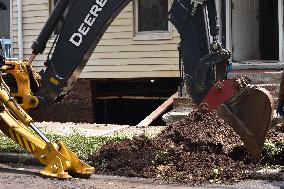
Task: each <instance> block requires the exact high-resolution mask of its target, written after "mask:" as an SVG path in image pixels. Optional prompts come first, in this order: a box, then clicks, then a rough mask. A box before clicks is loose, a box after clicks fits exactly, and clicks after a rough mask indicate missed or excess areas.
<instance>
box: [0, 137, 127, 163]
mask: <svg viewBox="0 0 284 189" xmlns="http://www.w3.org/2000/svg"><path fill="white" fill-rule="evenodd" d="M46 136H47V138H48V139H49V140H50V141H51V142H56V141H57V140H59V139H62V140H63V141H64V143H65V144H66V146H67V147H68V148H69V149H70V150H71V151H73V152H74V153H75V154H77V155H78V156H79V157H80V158H83V159H86V158H87V157H88V156H89V155H90V154H93V153H95V152H96V151H97V150H99V149H100V147H101V146H102V145H103V144H105V143H106V142H107V141H115V142H119V141H123V140H125V139H126V138H127V137H125V136H113V137H106V136H97V137H86V136H84V135H81V134H79V133H78V132H75V133H74V134H72V135H68V136H62V135H56V134H46ZM0 151H1V152H9V153H24V152H25V151H24V150H23V149H22V148H21V147H20V146H19V145H18V144H16V143H15V142H14V141H13V140H11V139H10V138H8V137H7V136H6V135H4V134H3V133H2V132H1V133H0Z"/></svg>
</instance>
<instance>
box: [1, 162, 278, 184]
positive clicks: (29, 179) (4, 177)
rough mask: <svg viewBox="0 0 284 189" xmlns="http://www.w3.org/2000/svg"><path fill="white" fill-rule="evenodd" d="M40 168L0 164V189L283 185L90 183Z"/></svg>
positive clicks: (105, 179) (102, 178)
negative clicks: (62, 177)
mask: <svg viewBox="0 0 284 189" xmlns="http://www.w3.org/2000/svg"><path fill="white" fill-rule="evenodd" d="M40 169H42V167H28V166H25V167H23V166H19V165H6V164H0V188H1V189H2V188H7V189H8V188H13V189H38V188H40V189H110V188H111V189H129V188H131V189H267V188H269V189H281V188H284V182H283V181H273V182H267V181H261V180H258V181H246V182H240V183H236V184H234V185H203V186H197V187H192V186H189V185H172V184H167V183H161V182H157V181H155V180H150V179H141V178H126V177H117V176H106V175H96V174H94V175H92V176H91V178H90V179H79V178H72V179H69V180H58V179H50V178H43V177H41V176H40V175H39V173H38V172H39V170H40Z"/></svg>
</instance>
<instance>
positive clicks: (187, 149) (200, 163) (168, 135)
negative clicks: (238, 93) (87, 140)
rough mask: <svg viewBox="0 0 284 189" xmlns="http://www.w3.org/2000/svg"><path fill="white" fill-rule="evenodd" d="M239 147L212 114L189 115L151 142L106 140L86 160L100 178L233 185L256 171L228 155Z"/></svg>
mask: <svg viewBox="0 0 284 189" xmlns="http://www.w3.org/2000/svg"><path fill="white" fill-rule="evenodd" d="M241 144H242V143H241V141H240V139H239V136H238V135H237V134H235V132H234V131H233V129H231V127H229V126H228V125H227V124H226V123H225V122H224V120H222V119H221V118H220V117H219V116H218V115H217V113H216V112H211V113H208V114H200V113H198V112H194V113H193V114H191V115H190V116H189V117H188V118H186V119H184V120H181V121H180V122H177V123H175V124H173V125H171V126H168V127H167V128H166V129H165V130H164V131H163V132H162V133H161V134H160V135H158V136H157V137H155V138H152V139H149V138H147V137H145V136H139V137H137V138H134V139H132V140H130V139H129V140H125V141H123V142H120V143H115V142H109V143H107V144H105V145H104V146H103V147H102V148H101V149H100V150H99V152H97V153H95V154H94V155H92V156H90V159H89V160H90V161H91V162H93V166H95V167H96V169H97V171H98V172H99V173H104V174H112V175H119V176H129V177H144V178H157V179H161V180H165V181H170V182H179V183H191V184H205V183H212V182H214V183H232V182H236V181H238V180H243V179H245V178H248V177H249V176H250V174H251V173H252V172H254V171H255V170H256V168H257V166H256V165H254V164H251V163H249V162H248V161H239V160H236V159H235V160H233V159H232V158H231V157H230V155H229V154H230V153H231V151H232V150H233V149H234V148H235V146H240V145H241ZM245 159H246V160H247V158H245Z"/></svg>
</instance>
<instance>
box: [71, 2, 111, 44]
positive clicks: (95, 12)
mask: <svg viewBox="0 0 284 189" xmlns="http://www.w3.org/2000/svg"><path fill="white" fill-rule="evenodd" d="M107 1H108V0H96V4H95V5H93V6H92V8H91V9H90V11H89V13H88V14H87V16H86V17H85V19H84V22H83V23H82V24H81V25H80V27H79V29H78V31H77V32H75V33H74V34H73V35H72V36H71V38H70V39H69V41H70V42H71V43H72V44H74V45H75V46H76V47H79V46H80V45H81V44H82V42H83V37H84V36H86V35H87V34H88V33H89V31H90V29H91V27H92V26H93V24H94V23H95V21H96V19H97V18H98V17H99V14H100V12H101V11H102V10H103V7H104V6H105V4H106V3H107Z"/></svg>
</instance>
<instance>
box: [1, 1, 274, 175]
mask: <svg viewBox="0 0 284 189" xmlns="http://www.w3.org/2000/svg"><path fill="white" fill-rule="evenodd" d="M130 2H131V0H84V1H82V0H58V2H57V4H56V6H55V7H54V9H53V11H52V13H51V15H50V17H49V18H48V20H47V21H46V23H45V26H44V27H43V29H42V30H41V32H40V34H39V35H38V37H37V39H36V40H35V41H34V43H33V44H32V47H31V49H32V55H31V57H30V58H28V59H24V60H15V59H7V58H5V57H4V56H3V55H2V56H0V71H1V77H0V102H1V103H0V129H1V131H2V132H3V133H4V134H5V135H7V136H8V137H9V138H11V139H12V140H13V141H15V142H16V143H18V144H19V145H20V146H21V147H22V148H23V149H25V150H26V151H27V152H29V153H31V154H32V155H34V156H35V157H36V158H37V159H38V160H39V161H40V162H41V163H42V164H43V165H45V166H46V167H45V168H44V169H43V170H42V171H41V174H42V175H45V176H48V177H57V178H62V179H63V178H70V177H71V176H70V175H76V176H77V175H78V176H83V177H85V176H89V175H90V174H92V173H93V172H94V171H95V169H94V168H93V167H91V166H89V165H88V164H86V163H85V162H83V161H82V160H80V159H79V158H78V157H77V155H76V154H74V153H73V152H72V151H70V150H69V149H68V148H67V147H66V145H65V144H64V143H63V141H57V142H55V143H52V142H50V140H49V139H48V138H47V137H46V136H45V135H44V133H43V132H41V131H40V130H39V129H38V127H37V126H36V125H35V123H34V120H33V119H32V118H31V117H30V116H29V114H28V113H27V112H28V111H29V110H31V109H37V108H41V107H46V106H48V105H50V104H53V103H57V102H60V101H62V100H63V99H64V97H65V96H66V95H68V93H69V92H70V90H71V89H72V87H73V85H74V83H75V82H76V80H77V79H78V77H79V76H80V73H81V72H82V69H83V68H84V66H85V65H86V63H87V61H88V59H89V58H90V56H91V54H92V53H93V51H94V50H95V48H96V46H97V44H98V42H99V41H100V39H101V38H102V36H103V34H104V33H105V31H106V30H107V28H108V27H109V25H110V24H111V23H112V21H113V20H114V19H115V18H116V17H117V15H118V14H119V13H120V12H121V11H122V10H123V9H124V8H125V7H126V6H127V5H128V4H129V3H130ZM169 20H170V21H171V22H172V23H173V25H174V26H175V27H176V29H177V31H178V32H179V34H180V39H181V41H180V44H179V46H178V51H179V57H180V58H179V59H180V63H182V65H183V67H184V74H185V75H184V82H185V84H186V86H187V87H186V88H187V92H188V94H189V95H190V96H191V98H192V100H193V101H194V102H195V103H196V105H197V108H198V109H199V110H202V111H205V112H208V111H213V110H216V111H217V112H218V114H219V115H220V116H221V117H222V118H223V119H224V120H225V121H226V122H227V123H228V124H229V125H230V126H231V127H232V128H233V129H234V130H235V131H236V133H238V135H239V136H240V138H241V139H242V141H243V143H244V145H245V147H246V148H247V150H248V152H249V153H250V154H251V156H252V157H253V158H254V159H256V160H258V159H259V158H260V156H261V152H262V148H263V145H264V141H265V137H266V134H267V132H268V129H269V127H270V123H271V119H272V111H273V109H274V104H273V99H272V97H271V95H270V94H269V92H268V91H266V90H265V89H262V88H258V87H256V86H254V85H251V84H250V81H249V79H248V78H235V79H227V72H228V65H229V64H230V58H231V53H230V52H229V51H228V50H226V49H225V48H223V46H222V44H220V43H219V42H218V35H219V26H218V17H217V11H216V4H215V0H207V1H206V0H174V1H173V3H172V7H171V9H170V11H169ZM59 22H62V23H63V24H62V27H61V29H60V32H59V35H57V37H56V38H55V40H54V43H53V46H52V48H51V50H50V51H49V53H48V57H47V60H46V61H45V62H44V65H45V69H43V70H41V71H40V72H39V73H37V72H36V70H35V69H34V68H33V62H34V60H35V59H36V56H37V55H38V54H42V53H43V52H44V51H45V49H46V44H47V42H48V40H49V39H50V37H51V36H52V35H53V33H54V32H53V31H54V29H55V27H56V26H57V24H58V23H59ZM210 36H211V38H210ZM210 39H211V40H210ZM0 46H1V45H0Z"/></svg>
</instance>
